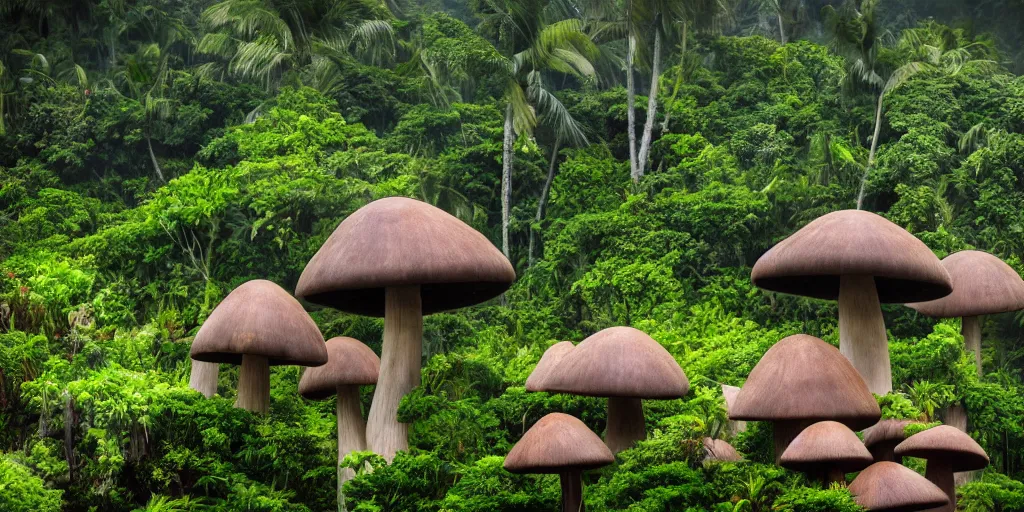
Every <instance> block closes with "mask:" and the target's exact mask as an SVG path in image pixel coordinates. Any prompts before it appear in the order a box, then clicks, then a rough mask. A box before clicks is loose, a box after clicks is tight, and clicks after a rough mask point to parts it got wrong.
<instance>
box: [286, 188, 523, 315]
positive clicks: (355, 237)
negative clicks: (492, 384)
mask: <svg viewBox="0 0 1024 512" xmlns="http://www.w3.org/2000/svg"><path fill="white" fill-rule="evenodd" d="M515 278H516V274H515V270H513V269H512V264H511V263H509V261H508V259H506V258H505V256H504V255H502V254H501V252H500V251H498V249H497V248H495V247H494V245H493V244H492V243H491V242H490V241H489V240H487V238H486V237H484V235H482V234H480V233H479V232H478V231H476V230H475V229H473V228H471V227H469V226H468V225H466V224H465V223H464V222H462V221H461V220H459V219H457V218H455V217H453V216H451V215H449V214H448V213H446V212H445V211H444V210H441V209H440V208H436V207H434V206H431V205H429V204H427V203H424V202H422V201H417V200H415V199H408V198H405V197H389V198H385V199H379V200H377V201H374V202H372V203H370V204H368V205H366V206H364V207H362V208H360V209H359V210H357V211H356V212H355V213H353V214H352V215H349V216H348V218H346V219H345V220H343V221H342V222H341V224H339V225H338V227H337V228H336V229H335V230H334V233H332V234H331V236H330V237H328V238H327V241H326V242H324V245H323V246H321V247H320V250H319V251H317V252H316V254H314V255H313V257H312V258H311V259H310V260H309V263H308V264H307V265H306V268H305V269H304V270H303V271H302V276H301V277H300V278H299V283H298V285H297V286H296V288H295V294H296V296H298V297H301V298H304V299H306V300H308V301H310V302H313V303H316V304H322V305H324V306H330V307H332V308H335V309H339V310H342V311H347V312H349V313H356V314H360V315H368V316H383V315H384V289H385V288H388V287H391V286H412V285H419V286H420V295H421V297H422V300H423V314H430V313H436V312H438V311H445V310H448V309H457V308H461V307H466V306H471V305H473V304H478V303H480V302H483V301H485V300H488V299H490V298H492V297H496V296H498V295H500V294H501V293H502V292H504V291H505V290H506V289H508V287H509V286H510V285H511V284H512V282H513V281H515Z"/></svg>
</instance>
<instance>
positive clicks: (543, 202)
mask: <svg viewBox="0 0 1024 512" xmlns="http://www.w3.org/2000/svg"><path fill="white" fill-rule="evenodd" d="M561 144H562V138H561V137H556V138H555V146H554V147H553V148H552V149H551V163H550V164H549V165H548V178H547V179H546V180H544V188H543V189H541V191H540V200H538V201H537V215H535V216H534V218H533V222H534V224H540V220H541V219H542V218H544V207H545V206H547V204H548V192H549V191H550V190H551V182H552V181H554V179H555V169H557V164H558V149H559V147H560V146H561ZM535 238H536V231H534V229H533V228H532V227H531V228H530V246H529V249H528V250H527V252H526V261H527V262H528V263H527V264H528V265H529V266H531V267H532V266H533V261H534V259H533V248H534V239H535Z"/></svg>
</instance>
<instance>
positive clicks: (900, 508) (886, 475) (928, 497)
mask: <svg viewBox="0 0 1024 512" xmlns="http://www.w3.org/2000/svg"><path fill="white" fill-rule="evenodd" d="M850 493H851V494H853V499H854V501H856V502H857V504H858V505H860V506H862V507H864V508H866V509H868V510H875V511H886V512H913V511H916V510H928V509H932V508H936V507H941V506H944V505H946V504H948V503H949V498H948V497H947V496H946V493H944V492H942V489H939V488H938V487H936V486H935V484H933V483H931V482H929V481H928V479H926V478H925V477H923V476H921V475H920V474H918V473H917V472H915V471H914V470H912V469H909V468H906V467H904V466H901V465H899V464H896V463H895V462H876V463H874V464H872V465H871V466H870V467H868V468H867V469H865V470H864V471H861V472H860V474H859V475H857V478H854V479H853V482H851V483H850Z"/></svg>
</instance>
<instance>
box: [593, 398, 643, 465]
mask: <svg viewBox="0 0 1024 512" xmlns="http://www.w3.org/2000/svg"><path fill="white" fill-rule="evenodd" d="M646 438H647V425H646V422H645V421H644V405H643V402H642V401H641V400H640V399H639V398H619V397H611V398H609V399H608V423H607V426H606V427H605V432H604V442H605V444H607V445H608V448H609V449H610V450H611V451H612V453H619V452H621V451H622V450H625V449H626V448H629V447H630V446H633V444H634V443H636V442H637V441H643V440H644V439H646Z"/></svg>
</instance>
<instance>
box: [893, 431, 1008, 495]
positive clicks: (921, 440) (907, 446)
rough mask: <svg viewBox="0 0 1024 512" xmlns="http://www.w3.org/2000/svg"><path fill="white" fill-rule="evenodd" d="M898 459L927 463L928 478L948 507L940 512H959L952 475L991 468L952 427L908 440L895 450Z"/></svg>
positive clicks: (970, 441)
mask: <svg viewBox="0 0 1024 512" xmlns="http://www.w3.org/2000/svg"><path fill="white" fill-rule="evenodd" d="M895 453H896V456H898V457H918V458H921V459H926V460H927V461H928V464H927V467H926V469H925V477H926V478H928V480H929V481H930V482H932V483H933V484H935V485H936V486H938V487H939V488H940V489H942V491H943V492H944V493H945V494H946V496H947V497H948V498H949V503H948V504H947V505H945V506H943V507H939V508H936V509H935V510H936V511H939V512H955V511H956V484H955V479H954V476H953V473H955V472H960V471H974V470H977V469H982V468H984V467H985V466H987V465H988V462H989V460H988V454H986V453H985V450H984V449H982V447H981V446H979V445H978V443H977V442H976V441H975V440H974V439H971V436H969V435H967V434H965V433H963V432H961V431H960V430H957V429H956V428H954V427H951V426H949V425H940V426H938V427H934V428H930V429H928V430H925V431H923V432H919V433H917V434H914V435H912V436H910V437H909V438H907V440H906V441H903V442H902V443H900V444H899V446H897V447H896V450H895Z"/></svg>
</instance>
